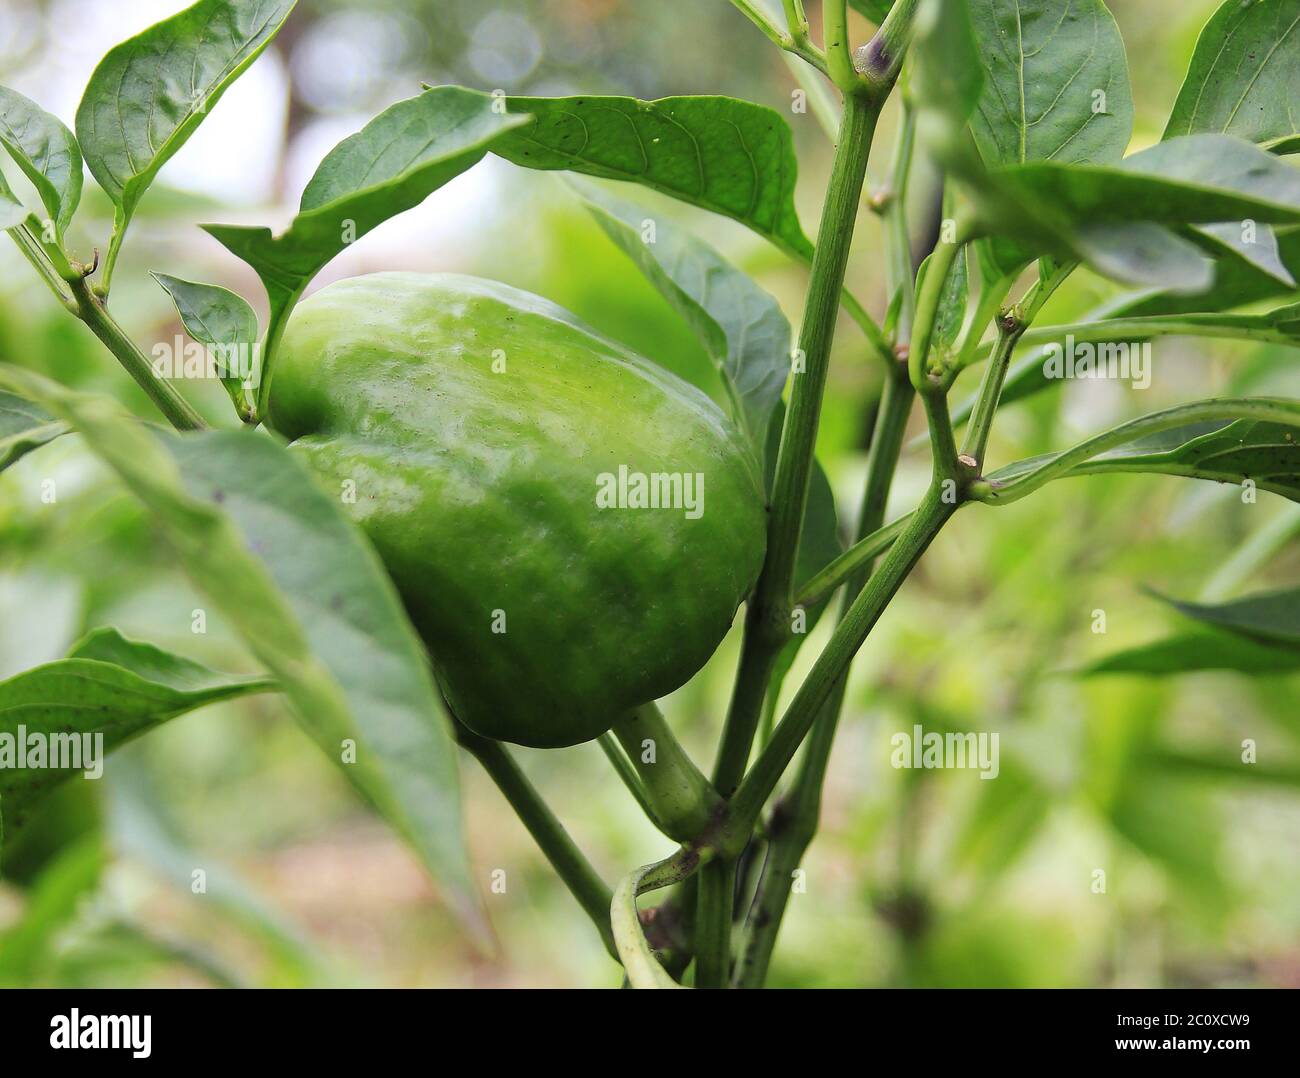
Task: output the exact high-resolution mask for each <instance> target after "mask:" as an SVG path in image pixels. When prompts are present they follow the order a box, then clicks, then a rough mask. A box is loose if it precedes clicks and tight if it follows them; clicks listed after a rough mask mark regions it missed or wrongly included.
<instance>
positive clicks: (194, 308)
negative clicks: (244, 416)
mask: <svg viewBox="0 0 1300 1078" xmlns="http://www.w3.org/2000/svg"><path fill="white" fill-rule="evenodd" d="M152 276H153V279H154V280H155V281H157V282H158V283H159V284H160V285H162V287H163V290H164V291H165V292H166V293H167V295H169V296H170V297H171V300H172V302H173V303H174V304H175V305H176V313H177V314H178V315H180V319H181V325H183V326H184V327H185V332H186V333H188V334H189V335H190V336H191V337H193V338H194V340H196V341H198V343H199V344H201V345H203V346H204V347H205V348H207V349H208V350H209V353H210V354H211V355H212V357H213V360H214V362H215V364H216V366H217V371H218V373H219V374H220V376H221V384H222V385H224V386H225V387H226V391H227V392H228V393H229V394H230V396H231V399H232V400H233V401H234V402H235V404H236V406H238V405H239V403H240V392H241V387H242V385H243V384H244V382H245V381H247V380H249V379H251V378H254V377H255V376H256V365H255V363H254V357H255V355H256V348H257V315H256V314H254V313H253V308H252V307H250V306H249V305H248V303H247V301H246V300H245V299H244V298H243V297H242V296H239V295H236V294H235V293H234V292H232V291H230V289H228V288H221V287H220V286H218V285H214V284H197V283H195V282H194V281H183V280H181V278H179V277H173V276H171V275H170V274H167V273H153V274H152Z"/></svg>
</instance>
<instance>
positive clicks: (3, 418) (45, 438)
mask: <svg viewBox="0 0 1300 1078" xmlns="http://www.w3.org/2000/svg"><path fill="white" fill-rule="evenodd" d="M67 433H68V426H67V424H66V423H60V422H59V421H58V420H57V419H55V418H54V417H53V416H52V415H50V414H49V413H48V412H47V411H45V409H43V408H41V407H39V406H38V405H35V404H33V403H32V402H31V401H29V400H24V399H23V398H22V397H19V396H16V395H15V394H13V393H6V392H5V391H3V390H0V472H2V471H4V470H5V469H6V468H8V467H9V465H11V464H13V463H14V462H16V461H18V460H19V459H21V458H22V457H24V456H26V455H27V454H28V453H30V452H31V451H32V450H33V449H39V448H40V447H41V446H43V445H44V444H45V443H46V442H51V441H53V440H54V439H55V438H57V437H59V435H61V434H67Z"/></svg>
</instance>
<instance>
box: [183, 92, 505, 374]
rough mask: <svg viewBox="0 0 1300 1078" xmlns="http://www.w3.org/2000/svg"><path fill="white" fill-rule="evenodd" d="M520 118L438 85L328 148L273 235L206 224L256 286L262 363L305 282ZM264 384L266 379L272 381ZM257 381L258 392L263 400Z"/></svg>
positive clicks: (476, 156)
mask: <svg viewBox="0 0 1300 1078" xmlns="http://www.w3.org/2000/svg"><path fill="white" fill-rule="evenodd" d="M527 122H528V121H527V118H526V117H523V116H509V115H503V114H502V113H500V112H499V111H498V109H497V107H496V106H495V99H494V98H493V97H491V96H490V95H488V94H483V93H479V92H478V91H475V90H466V89H463V88H461V87H459V86H441V87H437V88H435V89H431V90H427V91H425V92H424V93H421V94H419V95H417V96H416V97H412V98H407V99H406V100H405V101H399V102H398V103H397V104H395V105H393V106H391V107H390V108H388V109H385V110H384V111H383V112H381V113H380V114H379V115H378V116H376V117H375V118H374V119H373V120H371V121H370V122H369V123H368V124H366V126H365V127H363V128H362V129H361V130H360V131H358V132H357V133H356V134H355V135H351V136H349V137H348V138H346V139H344V140H343V141H342V142H340V143H339V144H338V145H337V146H335V147H334V149H332V150H331V151H330V152H329V153H328V154H326V156H325V159H324V160H323V161H321V163H320V166H319V167H318V168H317V169H316V173H315V175H313V176H312V178H311V181H310V182H309V183H308V184H307V187H306V190H304V191H303V195H302V201H301V205H300V209H299V212H298V215H297V216H296V217H294V219H293V221H292V222H290V224H289V227H288V229H287V230H286V231H284V232H283V233H282V234H280V235H279V236H275V235H272V233H271V230H270V229H269V228H263V227H244V226H238V225H204V226H203V228H204V229H205V230H206V231H207V232H209V233H211V234H212V235H213V236H215V237H216V238H217V239H218V240H220V241H221V243H223V244H225V246H226V247H227V248H228V249H229V250H230V251H231V252H233V253H234V254H235V255H237V256H238V257H239V258H242V259H243V260H244V261H245V262H247V263H248V264H249V265H250V266H252V267H253V269H254V270H256V271H257V275H258V277H260V278H261V280H262V284H263V285H265V287H266V292H267V297H268V299H269V301H270V308H271V316H270V324H269V326H268V328H267V335H266V340H265V341H264V343H263V356H262V359H263V362H264V363H266V364H269V363H271V362H273V359H274V352H275V346H276V344H277V342H278V340H279V335H280V333H281V332H282V330H283V327H284V322H285V320H286V319H287V317H288V314H289V311H290V310H291V309H292V307H293V305H294V303H296V302H297V300H298V297H299V296H300V295H302V291H303V289H304V288H306V287H307V285H308V283H309V282H310V281H311V279H312V278H313V277H314V276H315V275H316V274H317V273H318V272H319V271H320V270H321V269H322V268H323V267H324V266H325V264H326V263H328V262H329V261H330V260H331V259H332V258H334V256H335V255H337V254H338V253H339V252H340V251H342V250H343V249H344V248H345V247H346V246H348V244H350V243H352V242H354V241H356V240H358V239H360V238H361V237H362V236H364V235H365V234H366V233H367V232H369V231H370V230H371V229H373V228H375V227H376V226H378V225H380V224H382V223H383V222H384V221H387V220H388V219H389V218H390V217H395V216H396V215H397V214H399V213H402V212H404V211H405V210H409V209H411V208H412V207H413V206H418V205H419V204H420V203H421V202H423V201H424V200H425V199H426V198H428V196H429V195H430V194H432V193H433V192H434V191H436V190H437V189H438V188H439V187H441V186H442V185H443V184H445V183H446V182H447V181H448V180H450V179H453V178H454V177H456V176H458V175H460V174H461V173H462V172H464V171H465V170H466V169H468V168H470V167H471V166H472V165H475V164H477V163H478V162H479V161H480V160H481V159H482V157H483V155H484V154H485V153H486V152H487V150H488V148H489V147H490V146H491V145H492V144H493V143H494V142H495V141H496V140H497V139H499V138H500V137H501V135H502V134H503V133H505V132H507V131H509V130H510V129H511V128H514V127H519V126H521V125H522V124H525V123H527ZM268 377H269V375H268ZM266 385H267V381H266V378H264V379H263V384H262V387H261V390H262V392H263V394H264V393H265V392H266Z"/></svg>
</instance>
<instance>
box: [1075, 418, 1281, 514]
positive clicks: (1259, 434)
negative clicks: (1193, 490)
mask: <svg viewBox="0 0 1300 1078" xmlns="http://www.w3.org/2000/svg"><path fill="white" fill-rule="evenodd" d="M1296 422H1297V426H1283V425H1281V424H1279V423H1259V422H1255V421H1252V420H1238V421H1237V422H1235V423H1228V424H1226V425H1223V424H1192V425H1190V426H1187V427H1175V428H1173V429H1172V430H1167V431H1163V432H1161V433H1160V434H1157V435H1154V436H1152V437H1151V438H1144V439H1141V440H1140V441H1138V442H1134V443H1133V444H1132V445H1129V446H1124V447H1122V448H1120V449H1114V450H1111V451H1110V452H1108V453H1103V454H1101V455H1100V456H1098V457H1096V458H1095V459H1093V460H1091V461H1088V462H1087V463H1085V464H1081V465H1079V466H1078V467H1076V468H1074V469H1073V472H1072V474H1074V475H1085V474H1091V473H1097V472H1144V473H1147V474H1163V475H1181V476H1186V477H1188V478H1192V479H1210V480H1213V481H1215V482H1218V483H1241V482H1242V481H1243V480H1245V479H1251V480H1253V481H1254V482H1255V483H1256V484H1257V485H1258V486H1260V487H1262V488H1263V489H1264V490H1268V491H1271V492H1272V493H1274V494H1280V495H1282V497H1284V498H1290V499H1291V500H1292V501H1300V445H1297V439H1298V438H1300V411H1298V413H1297V420H1296Z"/></svg>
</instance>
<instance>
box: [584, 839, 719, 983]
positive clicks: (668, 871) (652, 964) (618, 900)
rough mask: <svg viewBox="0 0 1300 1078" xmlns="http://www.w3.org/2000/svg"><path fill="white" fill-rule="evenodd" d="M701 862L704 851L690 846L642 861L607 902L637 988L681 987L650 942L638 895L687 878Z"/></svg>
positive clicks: (630, 979) (622, 955)
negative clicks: (638, 903)
mask: <svg viewBox="0 0 1300 1078" xmlns="http://www.w3.org/2000/svg"><path fill="white" fill-rule="evenodd" d="M699 864H700V855H699V854H698V853H697V852H696V851H694V850H690V849H685V848H683V849H680V850H678V851H677V852H676V853H675V854H673V855H672V856H671V857H667V858H665V859H664V860H662V861H656V862H655V863H653V864H649V865H642V866H641V867H640V868H637V869H634V870H633V871H631V872H629V873H628V874H627V875H626V876H624V877H623V878H622V879H621V880H619V882H618V886H617V887H616V888H614V893H613V895H612V896H611V897H610V900H609V903H608V905H607V906H606V910H607V913H608V919H609V922H610V925H611V926H612V931H613V939H614V947H615V951H616V956H617V958H618V960H619V961H620V962H622V963H623V968H624V970H626V971H627V979H628V982H629V983H630V984H631V985H632V987H633V988H680V987H682V986H681V985H679V984H678V983H677V982H676V981H674V980H673V979H672V977H670V976H669V975H668V971H667V970H665V969H664V968H663V966H661V965H660V964H659V960H658V959H657V958H655V954H654V951H653V950H652V949H651V947H650V944H649V943H647V942H646V938H645V932H644V931H642V929H641V917H640V915H639V914H638V913H637V908H636V900H637V896H638V895H643V894H645V893H646V892H647V891H654V890H658V889H659V888H660V887H667V886H668V885H669V884H672V883H677V882H678V881H680V880H684V879H686V878H687V877H688V876H690V875H691V873H693V872H694V871H695V870H696V869H697V868H698V867H699Z"/></svg>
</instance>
